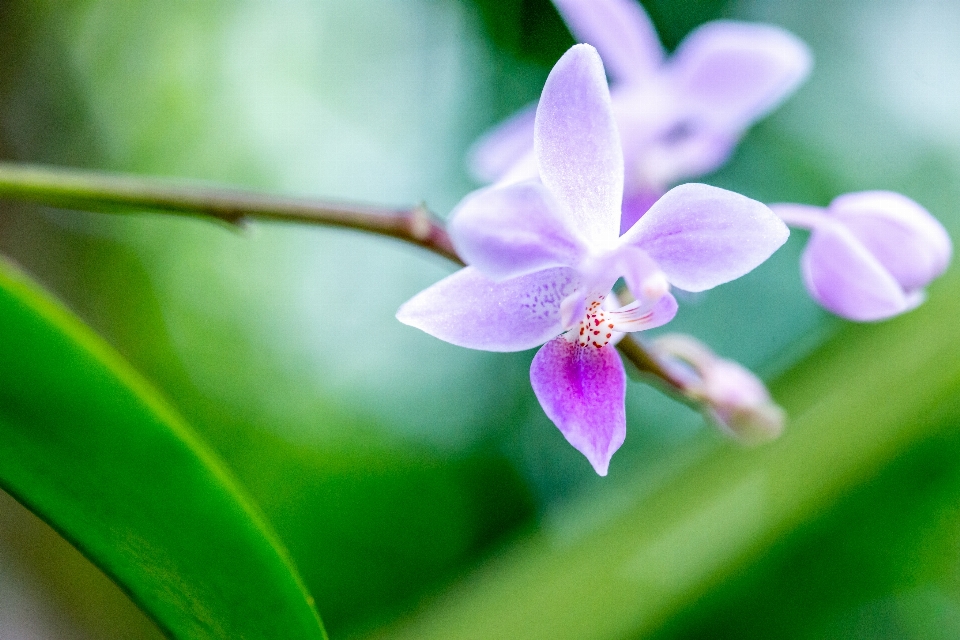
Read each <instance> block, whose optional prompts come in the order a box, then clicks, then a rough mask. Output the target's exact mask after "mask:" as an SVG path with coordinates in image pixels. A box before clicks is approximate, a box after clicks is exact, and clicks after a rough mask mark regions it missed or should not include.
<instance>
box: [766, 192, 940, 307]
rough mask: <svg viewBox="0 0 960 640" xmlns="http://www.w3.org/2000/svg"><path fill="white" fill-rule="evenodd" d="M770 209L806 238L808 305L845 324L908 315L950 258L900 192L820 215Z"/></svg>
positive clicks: (934, 227) (839, 205) (936, 226)
mask: <svg viewBox="0 0 960 640" xmlns="http://www.w3.org/2000/svg"><path fill="white" fill-rule="evenodd" d="M771 208H772V209H773V210H774V211H775V212H776V213H777V214H778V215H779V216H780V217H781V218H782V219H783V220H784V221H785V222H786V223H787V224H789V225H791V226H794V227H800V228H805V229H810V230H811V231H812V233H811V235H810V240H809V242H808V243H807V246H806V248H805V249H804V252H803V257H802V258H801V269H802V272H803V279H804V283H805V284H806V287H807V290H808V291H809V292H810V295H811V296H813V298H814V300H816V301H817V302H818V303H820V304H821V305H822V306H823V307H825V308H826V309H828V310H829V311H832V312H833V313H835V314H837V315H838V316H842V317H844V318H847V319H850V320H858V321H861V322H867V321H873V320H883V319H886V318H890V317H892V316H895V315H898V314H900V313H904V312H906V311H910V310H911V309H913V308H914V307H916V306H917V305H919V304H920V303H921V302H923V300H924V297H925V293H924V288H925V287H926V286H927V285H928V284H929V283H930V282H931V281H933V279H934V278H936V277H938V276H940V275H941V274H942V273H943V272H944V271H945V270H946V268H947V265H948V264H949V263H950V257H951V254H952V253H953V246H952V244H951V242H950V237H949V236H948V235H947V232H946V230H945V229H944V228H943V225H941V224H940V223H939V222H938V221H937V219H936V218H934V217H933V216H932V215H930V214H929V213H928V212H927V210H926V209H924V208H923V207H921V206H920V205H919V204H917V203H916V202H914V201H913V200H911V199H910V198H907V197H906V196H903V195H900V194H899V193H892V192H889V191H863V192H859V193H848V194H846V195H842V196H839V197H838V198H836V199H834V200H833V202H831V203H830V205H829V206H828V207H826V208H821V207H813V206H807V205H799V204H776V205H771Z"/></svg>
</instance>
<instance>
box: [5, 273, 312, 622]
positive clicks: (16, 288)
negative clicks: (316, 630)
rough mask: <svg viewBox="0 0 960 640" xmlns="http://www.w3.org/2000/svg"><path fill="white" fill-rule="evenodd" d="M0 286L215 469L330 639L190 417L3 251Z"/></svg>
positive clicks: (262, 523)
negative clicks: (96, 363) (108, 374)
mask: <svg viewBox="0 0 960 640" xmlns="http://www.w3.org/2000/svg"><path fill="white" fill-rule="evenodd" d="M0 287H2V288H6V289H7V290H8V291H10V292H11V293H13V294H14V295H15V296H16V298H17V299H18V300H19V301H20V302H21V304H23V305H24V306H25V307H27V308H28V309H29V310H31V311H33V312H34V313H36V314H37V315H38V316H40V317H41V318H43V319H44V320H45V321H47V322H49V323H50V324H52V325H54V326H56V327H57V328H58V329H59V330H60V331H61V332H62V333H63V334H64V335H66V336H67V337H68V338H70V339H71V340H72V341H74V342H75V343H77V344H78V345H80V346H81V347H82V348H83V349H85V350H86V351H87V352H88V353H89V354H90V355H91V356H92V357H93V358H95V359H96V360H98V361H99V362H101V363H102V364H103V365H104V367H105V368H106V369H108V370H109V371H110V372H111V373H113V374H114V375H115V376H116V377H117V379H118V380H120V381H121V382H122V383H123V384H124V385H126V386H127V387H128V388H129V389H130V390H131V391H132V392H133V393H134V394H135V395H136V396H137V397H138V398H140V399H141V400H142V401H143V403H144V405H145V407H146V408H148V409H149V410H150V411H151V412H153V413H154V414H155V415H156V417H157V418H158V419H159V420H160V421H161V422H162V423H163V424H165V425H167V426H168V427H169V428H170V430H171V432H172V433H173V435H174V436H175V437H176V438H177V439H178V440H180V441H181V442H182V443H183V444H185V445H186V446H187V447H188V448H189V449H190V450H191V451H193V452H194V454H195V455H196V456H197V458H198V459H199V460H200V461H201V462H202V463H203V465H204V466H205V467H206V468H207V469H208V470H209V471H210V473H211V475H212V476H213V477H214V478H215V479H216V480H217V481H218V482H220V484H221V485H222V487H223V488H224V489H225V490H226V492H227V493H228V494H229V495H230V497H231V498H232V499H233V500H235V501H236V503H237V504H238V505H239V506H240V507H241V508H242V509H243V511H244V513H246V515H247V516H248V517H249V518H250V521H251V522H252V523H253V525H254V526H255V528H256V529H257V530H258V531H259V532H260V533H261V535H262V536H263V538H264V539H265V540H266V541H267V543H268V544H269V545H270V546H271V547H272V548H273V549H274V551H275V552H276V554H277V556H278V557H279V558H280V560H281V562H282V563H283V565H284V566H285V567H286V568H287V569H289V572H290V575H291V577H292V578H293V580H294V582H295V584H296V585H297V587H298V588H299V590H300V591H301V593H302V594H303V598H304V602H306V604H307V605H308V607H309V608H310V610H311V611H313V613H314V616H315V617H316V620H317V625H318V626H319V627H320V629H321V630H323V637H324V638H326V637H327V633H326V629H325V628H324V626H323V621H322V619H321V617H320V614H319V612H318V611H317V609H316V606H315V602H314V598H313V596H311V595H310V592H309V591H308V590H307V587H306V585H305V584H304V582H303V579H302V578H301V576H300V573H299V571H298V570H297V568H296V565H295V564H294V562H293V559H292V557H291V556H290V554H289V552H288V551H287V549H286V547H285V546H284V545H283V543H282V542H281V540H280V538H279V536H278V535H277V534H276V533H275V532H274V531H273V529H272V527H271V526H270V525H269V524H268V521H267V519H266V517H265V516H264V515H263V513H262V512H261V511H260V509H259V508H258V507H257V506H256V504H255V503H254V502H253V501H252V500H250V499H249V498H248V497H247V496H246V494H245V492H244V490H243V489H242V488H241V486H240V484H239V482H238V481H237V480H236V479H235V478H233V476H232V474H231V473H230V472H229V471H228V470H227V468H226V467H225V465H224V463H223V462H221V461H220V459H219V457H218V456H217V454H216V453H214V452H213V451H212V450H211V449H210V447H209V446H208V445H207V444H206V443H205V442H204V441H203V440H201V438H200V437H199V436H198V435H197V434H196V433H194V431H193V429H192V428H191V427H190V426H189V425H188V424H187V422H186V420H184V419H183V418H182V417H181V416H180V415H179V414H178V413H177V412H176V410H175V409H174V408H173V407H172V406H171V405H170V403H169V402H168V401H167V400H166V399H164V397H163V395H162V394H161V393H160V391H158V390H157V389H156V388H154V387H153V385H151V384H150V382H149V381H148V380H147V379H146V378H144V377H143V376H142V375H141V374H140V373H139V372H138V371H137V370H136V369H134V368H133V366H132V365H131V364H130V363H129V362H127V361H126V360H125V359H124V358H123V356H121V355H120V354H119V353H118V352H117V351H116V350H115V349H114V348H113V347H112V346H110V344H109V343H107V342H106V340H104V339H103V338H102V337H100V336H99V335H98V334H97V333H96V332H95V331H94V330H93V329H92V328H90V327H89V326H88V325H87V324H86V323H84V322H83V320H81V319H80V318H79V317H78V316H77V315H75V314H74V313H73V312H72V311H70V310H69V309H68V308H67V306H66V305H65V304H64V303H62V302H61V301H60V300H59V299H57V297H56V296H55V295H54V294H52V293H51V292H49V291H47V290H46V289H45V288H44V287H43V286H42V285H40V284H38V283H37V282H35V281H34V280H33V279H32V278H31V277H30V276H29V275H27V273H26V271H25V270H24V269H23V268H22V267H20V265H18V264H16V263H15V262H14V261H13V260H11V259H10V258H8V257H6V256H2V255H0ZM0 488H2V489H3V490H4V491H5V492H6V493H7V494H9V495H10V496H11V497H13V499H14V500H16V501H17V502H19V503H20V504H22V505H23V506H24V507H25V508H26V509H28V510H29V511H30V512H31V513H33V514H35V515H36V516H37V517H38V518H40V519H41V520H42V521H43V522H44V523H46V524H47V525H48V526H49V527H50V528H51V529H53V530H54V531H56V532H57V534H58V535H60V536H61V537H62V538H63V539H64V540H66V541H67V542H69V543H70V544H71V545H72V546H73V547H74V548H75V549H77V551H79V552H80V553H81V555H83V557H84V558H86V559H87V560H89V561H90V562H91V563H92V564H93V565H94V566H96V567H97V569H98V570H99V571H101V572H102V573H103V574H104V575H106V576H107V577H108V578H109V579H110V580H111V582H113V583H114V584H115V585H116V586H117V587H118V588H119V589H120V590H121V591H122V592H123V593H124V594H125V595H126V596H127V597H128V598H130V600H131V601H132V602H133V603H134V604H135V605H136V606H137V608H139V609H140V610H141V611H142V612H143V613H144V615H145V616H147V617H148V618H149V619H150V621H151V622H153V624H155V625H156V626H157V628H158V629H159V630H160V632H161V633H163V635H165V636H167V637H170V638H173V637H175V635H174V632H173V630H171V629H169V628H168V627H167V626H166V625H165V624H164V623H163V621H162V620H159V619H158V618H157V617H155V616H154V615H153V613H152V612H151V610H150V607H149V606H147V603H145V602H144V601H142V600H141V599H140V598H139V596H137V595H136V594H135V593H133V592H132V591H130V590H129V589H128V588H127V586H126V584H124V582H123V581H122V580H121V579H120V578H119V576H117V575H116V574H115V573H114V572H113V571H112V570H111V569H110V568H109V567H108V566H104V565H103V564H101V563H100V562H98V560H97V557H96V556H95V555H94V554H93V553H91V552H90V549H88V548H87V546H86V545H85V544H84V543H83V542H82V541H81V540H79V539H77V538H76V537H75V536H73V535H72V534H71V533H69V532H68V531H65V530H63V529H62V528H61V527H60V526H59V525H58V524H57V522H56V519H55V518H52V517H50V516H48V514H47V513H46V512H45V511H44V509H43V508H42V507H41V506H40V505H37V504H34V503H33V501H32V500H30V499H29V498H27V497H26V496H24V495H23V494H22V493H21V492H20V491H18V490H17V489H15V488H14V487H12V486H9V485H8V483H6V482H4V480H3V478H0Z"/></svg>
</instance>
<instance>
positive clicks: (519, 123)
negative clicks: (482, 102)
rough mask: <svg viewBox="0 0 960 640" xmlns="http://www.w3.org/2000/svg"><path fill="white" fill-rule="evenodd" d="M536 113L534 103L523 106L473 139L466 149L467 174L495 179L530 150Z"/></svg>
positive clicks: (489, 179) (487, 180)
mask: <svg viewBox="0 0 960 640" xmlns="http://www.w3.org/2000/svg"><path fill="white" fill-rule="evenodd" d="M536 115H537V105H535V104H531V105H529V106H526V107H524V108H523V109H521V110H520V111H518V112H517V113H515V114H513V115H512V116H510V117H509V118H507V119H506V120H504V121H503V122H501V123H500V124H498V125H497V126H496V127H494V128H493V129H491V130H489V131H487V132H486V133H485V134H483V135H482V136H481V137H480V138H479V139H478V140H477V141H476V142H474V143H473V146H472V147H471V148H470V151H468V152H467V167H468V168H469V169H470V174H471V175H472V176H473V177H474V178H476V179H477V180H479V181H480V182H496V181H497V180H499V179H500V178H501V177H502V176H504V175H505V174H506V173H507V171H509V170H510V168H511V167H513V165H514V164H516V163H517V162H518V161H519V160H520V159H521V158H523V156H525V155H526V154H528V153H531V152H532V151H533V121H534V118H536ZM534 175H536V174H534Z"/></svg>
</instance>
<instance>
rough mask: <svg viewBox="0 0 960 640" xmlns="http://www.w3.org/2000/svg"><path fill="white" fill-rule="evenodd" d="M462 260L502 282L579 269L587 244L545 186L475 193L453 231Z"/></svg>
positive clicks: (461, 208)
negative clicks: (537, 273)
mask: <svg viewBox="0 0 960 640" xmlns="http://www.w3.org/2000/svg"><path fill="white" fill-rule="evenodd" d="M447 229H448V231H449V233H450V238H451V240H452V241H453V245H454V247H455V248H456V249H457V253H459V254H460V257H462V258H463V260H464V261H465V262H466V263H467V264H469V265H470V266H472V267H475V268H476V269H477V270H479V271H481V272H482V273H483V274H484V275H485V276H487V277H488V278H490V279H492V280H495V281H500V280H507V279H509V278H515V277H517V276H522V275H527V274H529V273H534V272H535V271H542V270H543V269H547V268H551V267H561V266H570V265H573V264H576V262H577V261H578V260H579V258H580V256H581V255H582V254H583V252H584V248H583V243H582V242H581V241H580V239H579V238H578V237H577V236H576V234H575V233H574V232H573V231H571V230H570V228H569V226H568V225H567V224H566V221H565V220H564V219H563V213H562V210H561V208H560V207H559V205H558V204H557V203H556V201H555V200H554V199H553V197H552V196H551V195H550V192H549V191H547V189H546V188H545V187H544V186H543V185H542V184H540V183H539V182H525V183H522V184H517V185H511V186H509V187H490V188H487V189H481V190H479V191H475V192H473V193H472V194H471V195H469V196H467V197H466V198H464V200H463V201H462V202H461V203H460V205H459V206H457V208H456V209H455V210H454V212H453V215H452V217H451V219H450V223H449V224H448V225H447Z"/></svg>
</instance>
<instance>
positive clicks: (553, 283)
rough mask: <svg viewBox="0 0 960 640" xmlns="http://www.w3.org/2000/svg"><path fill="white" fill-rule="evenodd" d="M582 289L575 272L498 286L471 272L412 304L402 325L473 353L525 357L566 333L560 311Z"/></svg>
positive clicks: (551, 272)
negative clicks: (525, 353)
mask: <svg viewBox="0 0 960 640" xmlns="http://www.w3.org/2000/svg"><path fill="white" fill-rule="evenodd" d="M576 285H577V283H576V274H575V273H574V272H573V271H572V270H571V269H547V270H545V271H539V272H537V273H534V274H530V275H527V276H521V277H519V278H514V279H512V280H507V281H505V282H500V283H496V282H493V281H491V280H489V279H487V278H486V277H485V276H483V274H481V273H480V271H478V270H477V269H474V268H473V267H466V268H464V269H461V270H460V271H458V272H456V273H454V274H453V275H451V276H448V277H446V278H444V279H443V280H441V281H440V282H438V283H436V284H435V285H433V286H432V287H429V288H427V289H425V290H423V291H421V292H420V293H418V294H417V295H415V296H414V297H413V298H411V299H410V300H408V301H407V302H406V303H405V304H404V305H403V306H402V307H400V310H399V311H397V319H398V320H399V321H400V322H402V323H404V324H408V325H410V326H411V327H416V328H417V329H421V330H422V331H425V332H427V333H429V334H430V335H432V336H434V337H436V338H439V339H441V340H444V341H445V342H449V343H451V344H455V345H458V346H461V347H467V348H468V349H481V350H483V351H523V350H525V349H531V348H533V347H536V346H537V345H540V344H543V343H544V342H546V341H547V340H550V339H551V338H553V337H556V336H557V335H558V334H560V333H561V332H562V331H563V330H564V327H563V326H562V323H561V320H560V305H561V303H562V302H563V300H564V299H565V298H567V297H568V296H570V294H572V293H573V292H574V291H575V290H576Z"/></svg>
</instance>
